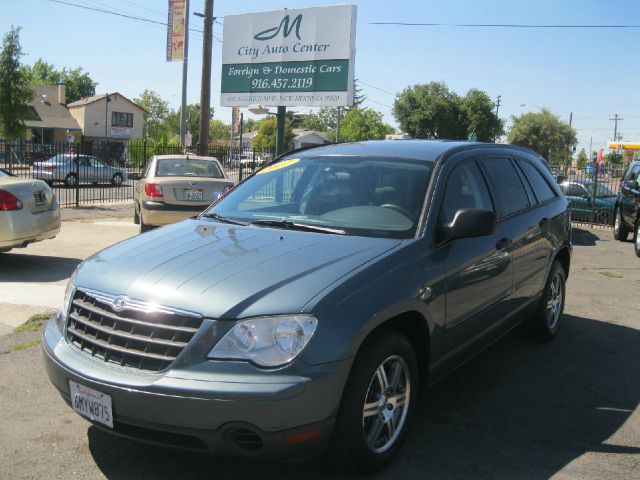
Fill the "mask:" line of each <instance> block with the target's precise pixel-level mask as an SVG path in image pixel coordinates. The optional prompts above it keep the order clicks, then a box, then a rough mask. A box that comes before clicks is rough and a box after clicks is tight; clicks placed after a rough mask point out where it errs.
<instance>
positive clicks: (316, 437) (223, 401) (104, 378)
mask: <svg viewBox="0 0 640 480" xmlns="http://www.w3.org/2000/svg"><path fill="white" fill-rule="evenodd" d="M194 340H197V339H195V338H194ZM42 344H43V352H44V360H45V365H46V369H47V373H48V375H49V378H50V379H51V381H52V383H53V384H54V386H55V387H56V388H57V389H58V390H59V392H60V394H61V395H62V397H63V398H64V400H65V401H66V402H67V403H68V404H70V402H71V398H70V394H69V380H72V381H74V382H77V383H80V384H82V385H85V386H88V387H90V388H93V389H95V390H98V391H100V392H103V393H106V394H108V395H110V396H111V398H112V405H113V417H114V429H113V430H111V429H109V428H108V427H103V426H102V425H99V424H96V426H98V427H100V428H102V429H105V430H106V431H109V432H111V433H114V434H117V435H122V436H125V437H128V438H132V439H136V440H140V441H145V442H149V443H155V444H162V445H168V446H173V447H182V448H189V449H199V450H207V451H213V452H217V453H224V454H236V455H246V456H255V457H262V458H267V459H270V460H302V459H306V458H310V457H313V456H315V455H318V454H319V453H321V452H322V451H323V450H324V448H325V447H326V445H327V442H328V441H329V438H330V436H331V431H332V429H333V423H334V418H335V415H336V413H337V408H338V405H339V401H340V398H341V396H342V388H343V386H344V383H345V381H346V377H347V375H348V369H349V362H347V361H343V362H336V363H332V364H325V365H321V366H314V367H311V366H307V365H304V366H303V367H302V368H304V370H305V371H304V373H303V372H301V371H300V368H298V369H297V370H296V371H293V370H292V369H290V368H284V369H281V370H280V371H278V372H268V373H267V372H264V371H261V370H259V369H257V368H255V367H252V366H251V365H249V364H244V363H242V362H214V361H207V360H203V361H200V362H196V363H195V364H192V365H191V366H184V367H179V368H175V369H172V368H170V369H169V370H167V371H164V372H161V373H157V374H156V373H154V374H151V373H143V372H140V371H135V370H132V369H125V368H121V367H119V366H114V365H111V364H105V363H104V362H102V361H101V360H99V359H96V358H93V357H91V356H89V355H87V354H86V353H83V352H81V351H79V350H78V349H77V348H75V347H73V346H71V345H69V344H68V343H67V341H66V340H65V339H64V338H63V335H62V333H61V332H60V330H59V329H58V327H57V325H56V321H55V319H53V320H51V321H49V322H48V323H47V324H46V325H45V328H44V331H43V341H42ZM297 363H300V362H297ZM290 370H291V371H290ZM238 432H240V433H238ZM238 438H240V439H244V440H246V439H249V444H243V443H242V441H238ZM247 445H249V446H247ZM256 445H257V446H258V447H256Z"/></svg>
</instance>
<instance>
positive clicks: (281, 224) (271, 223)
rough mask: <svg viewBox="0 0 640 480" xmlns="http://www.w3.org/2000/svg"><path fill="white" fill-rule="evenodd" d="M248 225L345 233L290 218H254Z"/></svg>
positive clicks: (337, 233) (344, 233)
mask: <svg viewBox="0 0 640 480" xmlns="http://www.w3.org/2000/svg"><path fill="white" fill-rule="evenodd" d="M250 225H255V226H258V227H260V226H262V227H275V228H284V229H287V230H300V231H303V232H317V233H333V234H336V235H346V233H347V232H345V231H344V230H340V229H337V228H329V227H320V226H318V225H309V224H306V223H296V222H292V221H290V220H256V221H255V222H251V223H250Z"/></svg>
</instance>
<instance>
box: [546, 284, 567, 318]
mask: <svg viewBox="0 0 640 480" xmlns="http://www.w3.org/2000/svg"><path fill="white" fill-rule="evenodd" d="M563 294H564V292H563V291H562V280H561V279H560V275H559V274H557V273H556V274H555V275H554V277H553V280H551V284H550V285H549V301H548V302H547V323H548V325H549V329H551V330H553V329H554V328H555V327H556V325H557V324H558V320H559V319H560V313H561V312H562V300H563Z"/></svg>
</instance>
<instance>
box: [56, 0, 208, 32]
mask: <svg viewBox="0 0 640 480" xmlns="http://www.w3.org/2000/svg"><path fill="white" fill-rule="evenodd" d="M47 1H48V2H52V3H59V4H62V5H69V6H71V7H76V8H83V9H85V10H93V11H94V12H100V13H106V14H108V15H115V16H117V17H123V18H128V19H130V20H136V21H139V22H146V23H150V24H155V25H163V26H165V27H166V26H167V22H160V21H158V20H151V19H150V18H144V17H138V16H136V15H127V14H124V13H117V12H113V11H110V10H103V9H101V8H94V7H89V6H86V5H79V4H77V3H71V2H64V1H62V0H47ZM189 31H190V32H197V33H202V30H197V29H194V28H190V29H189Z"/></svg>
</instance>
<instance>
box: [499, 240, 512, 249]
mask: <svg viewBox="0 0 640 480" xmlns="http://www.w3.org/2000/svg"><path fill="white" fill-rule="evenodd" d="M510 246H511V239H510V238H502V239H500V240H498V243H496V250H504V249H506V248H509V247H510Z"/></svg>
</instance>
